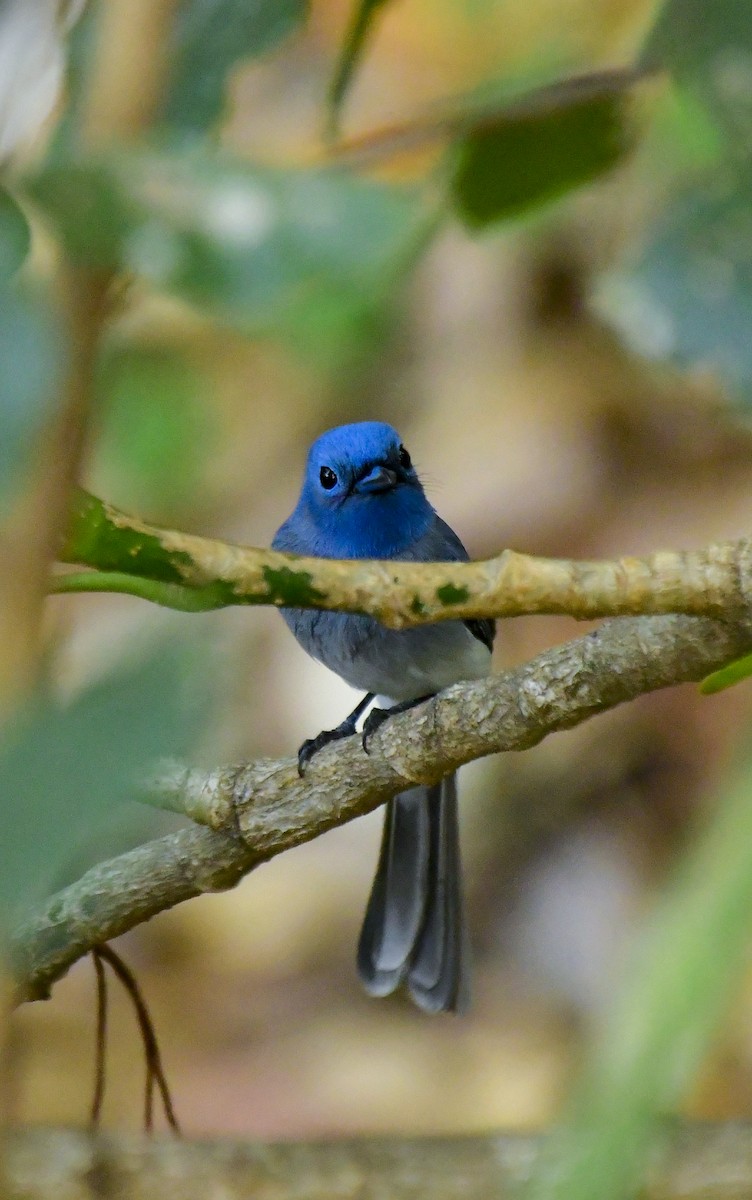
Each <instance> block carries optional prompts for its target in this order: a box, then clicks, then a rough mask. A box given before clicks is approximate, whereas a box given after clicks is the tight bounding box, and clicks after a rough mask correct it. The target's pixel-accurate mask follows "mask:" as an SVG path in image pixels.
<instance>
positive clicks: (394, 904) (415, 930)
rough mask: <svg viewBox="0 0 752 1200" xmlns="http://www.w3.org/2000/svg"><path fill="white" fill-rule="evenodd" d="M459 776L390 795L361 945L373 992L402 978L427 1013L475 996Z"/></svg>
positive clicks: (459, 1006) (364, 976)
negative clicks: (471, 978) (459, 817)
mask: <svg viewBox="0 0 752 1200" xmlns="http://www.w3.org/2000/svg"><path fill="white" fill-rule="evenodd" d="M468 966H469V964H468V941H467V934H466V930H465V921H464V913H463V902H462V872H461V866H460V847H459V830H458V823H457V785H456V778H455V776H454V775H451V776H449V778H447V779H444V780H442V782H441V783H439V784H436V785H435V786H433V787H416V788H411V789H410V791H409V792H402V793H401V794H400V795H399V796H396V797H395V798H394V800H391V801H390V802H389V803H388V805H387V809H386V818H385V820H384V834H383V838H382V842H381V853H380V855H379V863H378V867H377V869H376V876H375V878H374V881H373V887H372V888H371V895H370V897H369V900H368V907H367V908H366V915H365V919H364V921H363V929H362V931H361V935H360V942H359V945H358V972H359V974H360V978H361V980H362V982H363V985H364V987H365V989H366V991H367V992H369V993H370V995H372V996H388V995H389V994H390V993H391V992H393V991H395V989H396V988H397V987H399V985H400V984H402V983H404V984H405V985H406V986H407V988H408V990H409V992H410V995H411V996H412V998H413V1000H414V1001H415V1003H416V1004H417V1005H418V1006H419V1007H420V1008H422V1009H424V1010H425V1011H426V1012H462V1011H464V1010H465V1009H466V1008H467V1005H468V1001H469V988H468Z"/></svg>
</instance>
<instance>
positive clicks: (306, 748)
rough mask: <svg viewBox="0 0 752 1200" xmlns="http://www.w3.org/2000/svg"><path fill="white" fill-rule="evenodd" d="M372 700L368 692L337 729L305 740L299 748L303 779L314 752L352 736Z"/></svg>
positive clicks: (323, 731)
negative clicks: (359, 719)
mask: <svg viewBox="0 0 752 1200" xmlns="http://www.w3.org/2000/svg"><path fill="white" fill-rule="evenodd" d="M372 700H373V694H372V693H371V692H368V694H367V695H365V696H364V697H363V699H362V700H361V701H360V703H359V704H358V705H356V707H355V708H354V709H353V711H352V712H351V713H350V715H349V717H345V719H344V721H342V722H341V724H339V725H338V726H337V728H336V729H322V730H321V733H317V734H316V737H315V738H308V740H307V741H305V742H303V745H302V746H301V747H300V749H299V750H298V775H299V776H300V778H301V779H302V778H303V776H304V775H305V771H306V767H307V766H308V763H309V762H310V761H311V759H312V758H313V756H314V754H318V752H319V750H323V748H324V746H329V745H330V744H331V743H332V742H339V741H340V740H341V739H342V738H346V737H352V735H353V734H354V733H355V727H356V725H357V723H358V718H359V717H360V715H361V713H362V712H363V710H364V709H366V708H367V707H368V705H369V704H370V703H371V701H372Z"/></svg>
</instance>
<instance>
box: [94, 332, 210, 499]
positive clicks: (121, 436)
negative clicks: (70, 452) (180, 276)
mask: <svg viewBox="0 0 752 1200" xmlns="http://www.w3.org/2000/svg"><path fill="white" fill-rule="evenodd" d="M206 387H207V380H206V379H205V378H204V377H203V375H202V374H201V372H200V371H199V370H198V369H197V368H196V366H195V365H194V364H192V363H190V362H189V361H187V359H186V356H185V355H184V354H183V353H181V351H180V350H179V349H178V348H176V347H170V346H158V345H149V344H146V345H144V344H139V343H137V342H136V341H128V342H125V343H124V344H122V345H117V346H112V347H109V348H108V350H107V351H106V352H105V354H104V355H103V359H102V363H101V367H100V372H99V378H98V381H97V409H98V416H97V422H96V430H95V447H96V450H95V452H96V461H97V473H98V474H99V475H101V477H102V478H103V479H106V480H107V482H108V488H109V493H108V494H109V495H110V496H111V497H112V499H113V501H117V499H118V497H119V496H121V495H124V496H128V498H129V503H130V504H132V505H134V506H135V508H136V509H137V511H139V512H170V511H173V510H177V509H179V508H180V507H181V505H182V504H185V503H186V502H187V501H188V499H189V498H190V497H191V496H192V495H194V494H195V492H196V490H197V489H198V488H200V487H201V484H202V480H203V478H204V474H205V469H206V459H207V456H208V455H211V454H212V452H213V450H214V449H215V447H216V444H217V430H216V428H215V426H214V425H213V423H212V421H211V418H210V414H209V412H208V411H207V408H206V405H205V403H204V399H203V391H204V389H205V388H206ZM178 464H179V465H178Z"/></svg>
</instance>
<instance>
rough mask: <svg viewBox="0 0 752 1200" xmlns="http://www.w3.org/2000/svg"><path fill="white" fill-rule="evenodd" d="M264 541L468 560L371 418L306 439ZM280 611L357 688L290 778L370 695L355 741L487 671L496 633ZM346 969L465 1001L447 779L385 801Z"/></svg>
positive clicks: (404, 454)
mask: <svg viewBox="0 0 752 1200" xmlns="http://www.w3.org/2000/svg"><path fill="white" fill-rule="evenodd" d="M272 546H273V548H274V549H275V550H284V551H290V552H292V553H295V554H304V555H313V556H315V557H322V558H340V559H350V558H375V559H395V560H401V561H411V562H466V561H467V560H468V554H467V551H466V550H465V547H464V546H463V544H462V542H461V541H460V539H459V537H458V536H457V534H456V533H455V532H454V530H453V529H451V528H450V526H449V525H447V523H446V522H445V521H443V520H442V519H441V517H440V516H438V514H437V513H436V511H435V510H434V508H433V507H432V505H431V504H430V502H429V500H428V498H427V496H426V493H425V491H424V488H423V485H422V483H421V480H420V478H419V477H418V473H417V471H416V469H415V467H414V466H413V463H412V460H411V457H410V454H409V453H408V451H407V449H406V448H405V446H404V444H403V442H402V440H401V439H400V436H399V434H398V433H397V431H396V430H395V429H394V428H392V426H391V425H388V424H386V423H384V422H381V421H360V422H357V423H355V424H349V425H340V426H337V427H336V428H334V429H329V430H327V431H326V432H325V433H322V434H321V436H320V437H318V438H317V439H316V440H315V441H314V442H313V444H312V446H311V448H310V451H309V453H308V458H307V462H306V468H305V473H304V477H303V483H302V487H301V490H300V495H299V498H298V501H297V504H296V506H295V508H294V510H293V512H292V514H291V515H290V516H289V517H288V518H287V520H286V521H285V522H284V523H283V524H282V525H281V526H280V528H279V529H278V531H277V533H276V534H275V536H274V539H273V542H272ZM281 612H282V616H283V617H284V619H285V621H286V622H287V625H288V626H289V628H290V629H291V630H292V632H293V634H294V635H295V637H296V638H297V640H298V642H299V643H300V645H301V646H302V648H303V649H304V650H305V651H307V653H308V654H309V655H311V656H312V657H313V658H314V659H317V660H318V661H319V662H321V663H323V664H324V666H326V667H328V668H329V669H330V670H331V671H334V672H335V674H337V675H339V676H340V677H341V678H342V679H344V680H345V682H346V683H348V684H349V685H350V686H351V687H353V688H356V689H359V690H361V691H364V692H365V696H364V697H363V699H362V700H360V702H359V703H358V704H357V705H356V707H355V708H354V709H353V711H352V712H351V713H350V714H349V716H348V717H346V718H345V720H344V721H343V722H342V723H341V724H340V725H338V726H337V727H336V728H335V729H331V730H323V731H322V732H321V733H319V734H318V735H317V736H316V737H314V738H310V739H308V740H307V741H305V742H303V744H302V745H301V747H300V749H299V751H298V768H299V771H300V773H301V775H302V774H303V773H304V771H305V769H306V767H307V765H308V763H309V762H310V760H311V759H312V758H313V756H314V755H315V754H316V753H317V752H318V751H319V750H320V749H322V748H323V747H324V746H325V745H327V744H329V743H330V742H333V741H336V740H337V739H339V738H343V737H348V736H351V735H352V734H354V733H355V732H356V729H357V722H358V720H359V719H360V717H361V716H362V715H363V713H364V712H365V711H366V709H367V708H368V707H369V705H371V704H372V703H373V702H374V701H375V703H376V707H374V708H373V709H372V711H371V712H370V713H369V715H368V716H367V717H366V718H365V722H364V724H363V727H362V728H363V732H362V738H363V746H364V749H366V750H367V749H368V738H369V737H371V736H372V735H373V733H374V732H375V730H376V729H377V728H378V726H379V725H380V724H381V723H382V721H383V720H385V719H387V718H388V717H389V716H392V715H393V714H394V713H396V712H402V711H405V710H406V709H407V708H410V707H412V706H413V705H415V704H418V703H420V702H421V701H423V700H426V699H428V698H430V697H432V696H434V695H436V693H437V692H439V691H441V689H442V688H445V687H447V686H448V685H449V684H452V683H456V682H458V681H459V680H464V679H478V678H482V677H483V676H485V675H487V674H488V672H489V670H490V660H491V650H492V647H493V641H494V634H495V625H494V622H493V621H490V620H468V621H461V620H456V621H454V620H448V621H441V622H438V623H435V624H428V625H421V626H416V627H413V628H409V629H399V630H395V629H387V628H386V627H385V626H384V625H382V624H380V623H379V622H378V621H377V620H376V619H375V618H373V617H371V616H367V615H361V614H351V613H343V612H330V611H326V610H324V609H296V608H282V609H281ZM357 967H358V974H359V976H360V979H361V982H362V984H363V986H364V988H365V990H366V992H368V993H369V994H370V995H372V996H387V995H390V994H391V993H392V992H395V991H397V990H398V989H400V988H403V987H404V988H405V989H406V990H407V992H408V994H409V995H410V997H411V999H412V1000H413V1001H414V1002H415V1003H416V1004H417V1006H418V1007H419V1008H421V1009H423V1010H424V1011H425V1012H429V1013H438V1012H456V1013H461V1012H464V1011H466V1010H467V1007H468V1005H469V998H470V986H469V975H470V970H469V942H468V937H467V932H466V925H465V917H464V902H463V894H462V878H461V863H460V847H459V830H458V818H457V788H456V779H455V776H454V775H451V776H449V777H447V778H445V779H443V780H442V781H441V782H440V783H438V784H435V785H433V786H420V787H413V788H410V789H409V790H407V791H405V792H401V793H400V794H399V795H397V796H395V797H394V799H392V800H390V801H388V802H387V806H386V814H385V819H384V828H383V835H382V841H381V849H380V852H379V859H378V865H377V868H376V874H375V877H374V881H373V886H372V888H371V893H370V896H369V899H368V903H367V906H366V912H365V917H364V920H363V926H362V930H361V934H360V939H359V942H358V953H357Z"/></svg>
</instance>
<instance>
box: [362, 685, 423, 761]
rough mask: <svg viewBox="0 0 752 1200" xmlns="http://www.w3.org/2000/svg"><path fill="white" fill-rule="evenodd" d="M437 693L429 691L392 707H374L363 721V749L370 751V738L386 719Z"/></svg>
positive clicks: (413, 706)
mask: <svg viewBox="0 0 752 1200" xmlns="http://www.w3.org/2000/svg"><path fill="white" fill-rule="evenodd" d="M435 695H436V693H435V692H428V694H427V695H425V696H416V698H415V699H414V700H403V701H402V703H401V704H393V705H392V707H391V708H372V709H371V711H370V712H369V714H368V716H367V717H366V719H365V721H364V722H363V749H364V750H365V752H366V754H368V753H369V750H368V739H369V738H371V737H373V735H374V733H375V732H376V730H377V729H380V728H381V726H382V725H383V724H384V722H385V721H388V720H389V718H390V717H396V716H397V714H398V713H403V712H407V710H408V709H409V708H415V707H416V706H417V705H418V704H422V703H423V701H424V700H432V699H433V697H434V696H435Z"/></svg>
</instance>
